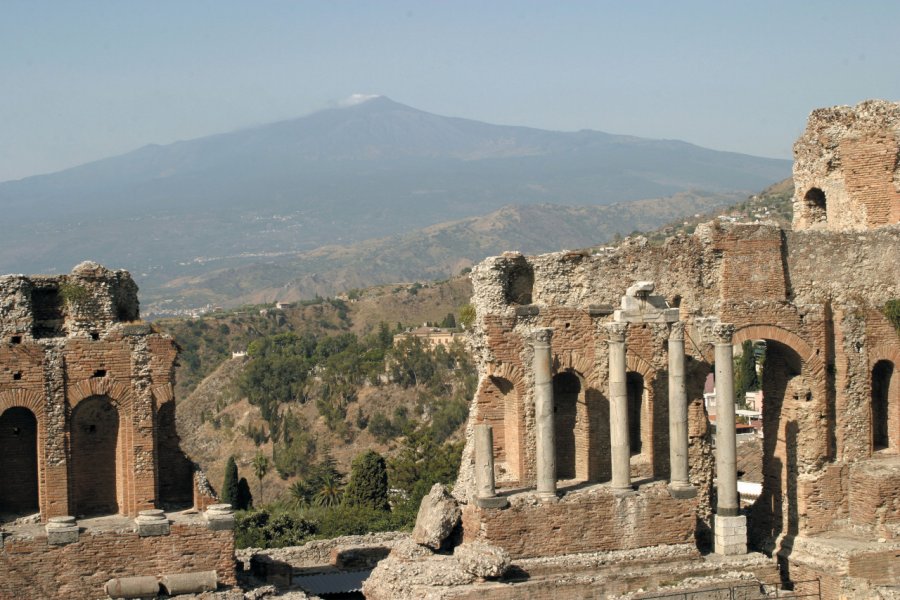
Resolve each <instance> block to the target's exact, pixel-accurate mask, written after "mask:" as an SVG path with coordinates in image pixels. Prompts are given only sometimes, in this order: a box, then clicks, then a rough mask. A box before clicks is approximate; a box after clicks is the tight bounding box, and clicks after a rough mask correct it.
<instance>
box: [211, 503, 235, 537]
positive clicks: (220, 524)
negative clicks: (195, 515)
mask: <svg viewBox="0 0 900 600" xmlns="http://www.w3.org/2000/svg"><path fill="white" fill-rule="evenodd" d="M204 516H205V517H206V526H207V527H208V528H209V529H211V530H213V531H224V530H229V529H234V511H233V510H231V505H230V504H213V505H212V506H210V507H209V508H207V509H206V512H205V513H204Z"/></svg>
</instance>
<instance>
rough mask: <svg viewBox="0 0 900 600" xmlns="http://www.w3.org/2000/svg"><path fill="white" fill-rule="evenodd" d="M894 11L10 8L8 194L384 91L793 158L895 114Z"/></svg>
mask: <svg viewBox="0 0 900 600" xmlns="http://www.w3.org/2000/svg"><path fill="white" fill-rule="evenodd" d="M898 23H900V2H896V1H895V0H884V1H868V2H866V1H860V2H852V3H851V2H847V1H846V0H841V1H832V0H820V1H816V2H812V1H809V2H799V1H795V2H785V1H783V0H779V1H771V2H770V1H753V2H729V1H724V2H723V1H722V0H715V1H691V0H679V1H674V0H665V1H633V2H624V1H619V2H604V1H597V2H581V1H575V0H573V1H569V2H551V1H549V0H547V1H544V2H530V1H527V0H493V1H491V2H483V0H478V1H469V0H453V1H452V2H451V1H444V2H438V1H436V0H434V1H429V2H425V1H422V2H394V1H390V0H381V1H377V2H376V1H355V2H350V1H339V0H330V1H313V0H309V1H304V2H300V1H294V2H287V1H265V0H258V1H253V2H251V1H246V2H236V1H230V0H210V1H201V0H191V1H188V2H186V1H184V0H154V1H152V2H151V1H149V0H146V1H142V2H138V1H133V2H121V1H102V2H101V1H90V0H79V1H78V2H70V1H67V0H57V1H53V2H51V1H42V0H21V1H20V0H0V181H6V180H11V179H19V178H22V177H27V176H29V175H34V174H40V173H47V172H52V171H56V170H60V169H63V168H66V167H70V166H74V165H78V164H82V163H85V162H89V161H92V160H96V159H99V158H103V157H106V156H113V155H116V154H121V153H123V152H127V151H129V150H133V149H135V148H138V147H141V146H143V145H146V144H150V143H156V144H166V143H171V142H174V141H177V140H184V139H192V138H196V137H201V136H204V135H210V134H214V133H222V132H227V131H233V130H235V129H239V128H243V127H248V126H253V125H259V124H263V123H268V122H272V121H277V120H281V119H288V118H293V117H298V116H302V115H305V114H309V113H311V112H313V111H316V110H320V109H323V108H328V107H332V106H336V105H340V104H341V103H342V102H343V101H345V100H346V99H347V98H350V97H352V96H353V95H354V94H380V95H385V96H389V97H390V98H392V99H393V100H396V101H397V102H402V103H404V104H408V105H410V106H414V107H416V108H419V109H421V110H425V111H428V112H433V113H437V114H441V115H449V116H458V117H466V118H471V119H477V120H480V121H486V122H490V123H498V124H508V125H527V126H531V127H539V128H543V129H554V130H564V131H573V130H579V129H594V130H600V131H606V132H610V133H620V134H630V135H638V136H643V137H652V138H675V139H681V140H685V141H689V142H693V143H695V144H699V145H701V146H706V147H709V148H715V149H719V150H729V151H735V152H744V153H748V154H757V155H761V156H769V157H779V158H789V157H790V155H791V145H792V143H793V141H794V140H795V139H796V138H797V137H798V136H799V135H800V133H801V132H802V130H803V127H804V125H805V121H806V117H807V115H808V114H809V112H810V111H811V110H812V109H814V108H816V107H820V106H831V105H835V104H856V103H857V102H860V101H862V100H864V99H867V98H884V99H888V100H895V101H896V100H900V35H898V34H897V24H898Z"/></svg>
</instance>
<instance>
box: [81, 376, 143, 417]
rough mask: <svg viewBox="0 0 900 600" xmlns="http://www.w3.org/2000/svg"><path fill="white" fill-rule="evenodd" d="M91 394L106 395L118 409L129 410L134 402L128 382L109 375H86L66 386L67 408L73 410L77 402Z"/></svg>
mask: <svg viewBox="0 0 900 600" xmlns="http://www.w3.org/2000/svg"><path fill="white" fill-rule="evenodd" d="M91 396H108V397H109V399H110V400H111V401H112V403H113V404H114V405H115V406H116V408H119V409H126V410H130V409H131V407H132V405H133V404H134V392H133V391H132V389H131V386H130V385H129V384H128V383H126V382H123V381H118V380H115V379H111V378H109V377H87V378H85V379H82V380H81V381H78V382H76V383H73V384H70V385H69V386H68V393H67V394H66V399H67V400H68V404H69V409H70V410H73V409H74V408H75V407H76V406H78V403H79V402H81V401H83V400H85V399H87V398H90V397H91Z"/></svg>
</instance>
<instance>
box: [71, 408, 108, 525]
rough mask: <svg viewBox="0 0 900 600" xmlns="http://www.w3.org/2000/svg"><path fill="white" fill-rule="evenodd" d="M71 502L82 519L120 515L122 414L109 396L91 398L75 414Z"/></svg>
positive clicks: (72, 433)
mask: <svg viewBox="0 0 900 600" xmlns="http://www.w3.org/2000/svg"><path fill="white" fill-rule="evenodd" d="M70 430H71V439H72V458H71V465H72V473H71V478H72V482H71V485H72V502H73V505H74V513H75V514H79V515H91V514H94V515H96V514H112V513H117V512H119V503H118V494H117V490H116V470H117V469H116V466H117V459H118V440H119V411H118V409H117V408H116V407H115V405H114V404H113V403H112V401H111V400H110V398H109V397H108V396H91V397H90V398H86V399H85V400H82V401H81V402H80V403H79V404H78V406H76V407H75V409H74V410H73V411H72V420H71V429H70Z"/></svg>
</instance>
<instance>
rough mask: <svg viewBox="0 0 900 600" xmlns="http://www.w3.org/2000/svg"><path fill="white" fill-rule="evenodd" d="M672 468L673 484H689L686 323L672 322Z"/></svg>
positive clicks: (670, 434) (670, 436)
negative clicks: (685, 372)
mask: <svg viewBox="0 0 900 600" xmlns="http://www.w3.org/2000/svg"><path fill="white" fill-rule="evenodd" d="M669 469H670V481H671V483H672V486H673V487H687V486H689V485H690V482H689V481H688V412H687V391H686V390H685V384H684V324H683V323H681V322H677V323H673V324H672V332H671V334H670V335H669Z"/></svg>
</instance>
